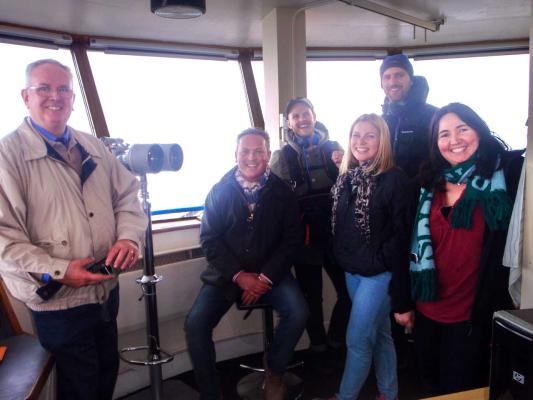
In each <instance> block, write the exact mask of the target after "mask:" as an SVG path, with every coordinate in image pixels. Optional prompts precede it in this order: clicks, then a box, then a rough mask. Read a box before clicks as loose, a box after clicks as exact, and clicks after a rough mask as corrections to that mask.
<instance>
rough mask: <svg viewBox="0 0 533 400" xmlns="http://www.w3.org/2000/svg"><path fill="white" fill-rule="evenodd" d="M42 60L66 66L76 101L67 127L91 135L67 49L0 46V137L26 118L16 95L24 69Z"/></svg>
mask: <svg viewBox="0 0 533 400" xmlns="http://www.w3.org/2000/svg"><path fill="white" fill-rule="evenodd" d="M43 58H53V59H55V60H57V61H59V62H60V63H62V64H64V65H67V66H68V67H69V68H70V70H71V71H72V74H73V77H74V79H73V86H74V87H73V88H74V94H75V96H76V99H75V103H74V110H73V111H72V114H71V116H70V119H69V125H71V126H72V127H73V128H76V129H78V130H81V131H84V132H91V128H90V125H89V120H88V117H87V113H86V112H85V107H84V106H83V99H82V97H81V94H80V93H81V92H80V86H79V84H78V80H77V79H76V70H75V69H74V65H73V62H72V56H71V53H70V50H68V49H67V50H65V49H58V50H57V49H50V48H40V47H33V46H25V45H18V44H7V43H0V59H1V60H2V61H3V62H2V73H1V74H0V88H2V95H1V96H0V109H1V110H2V113H1V115H2V118H0V137H3V136H5V135H7V134H8V133H10V132H12V131H14V130H15V129H16V128H17V127H18V126H19V125H20V124H21V122H22V120H23V118H24V117H26V116H27V115H28V110H27V109H26V106H25V105H24V102H23V101H22V97H21V95H20V91H21V90H22V89H23V88H24V87H26V76H25V71H26V66H27V65H28V64H29V63H31V62H33V61H36V60H39V59H43Z"/></svg>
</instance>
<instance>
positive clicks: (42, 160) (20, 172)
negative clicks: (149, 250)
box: [0, 118, 147, 311]
mask: <svg viewBox="0 0 533 400" xmlns="http://www.w3.org/2000/svg"><path fill="white" fill-rule="evenodd" d="M69 130H70V133H71V137H72V138H74V139H75V140H76V141H77V142H78V143H79V144H80V145H81V146H83V148H84V149H85V150H86V151H87V152H88V153H89V155H90V157H91V158H92V160H93V161H94V162H95V163H96V164H97V166H96V168H95V169H94V171H93V172H92V173H91V174H90V175H89V177H88V178H87V179H86V181H85V182H84V184H83V185H82V183H81V178H80V175H78V173H77V172H76V171H75V170H74V169H73V168H71V167H70V166H68V165H67V164H66V163H64V162H61V161H58V160H56V159H54V158H52V157H50V156H49V155H48V154H47V148H46V145H45V141H44V139H43V138H42V137H41V135H40V134H39V133H38V132H37V131H36V130H35V129H34V128H33V127H32V125H31V122H30V120H29V118H26V119H25V120H24V122H23V123H22V125H20V127H19V128H18V129H17V130H16V131H15V132H12V133H11V134H9V135H8V136H6V137H4V138H2V139H1V140H0V274H1V275H2V277H3V279H4V281H5V283H6V286H7V287H8V289H9V291H10V292H11V294H12V295H13V296H14V297H16V298H17V299H19V300H21V301H23V302H24V303H26V305H27V306H28V307H30V308H31V309H32V310H35V311H51V310H64V309H68V308H72V307H77V306H80V305H84V304H90V303H102V302H104V301H106V300H107V297H108V295H109V292H110V290H111V289H113V288H114V287H115V285H116V283H117V282H116V280H110V281H106V282H103V283H101V284H98V285H90V286H84V287H81V288H78V289H75V288H72V287H69V286H65V285H63V286H62V287H61V289H60V290H59V292H57V293H56V294H55V296H53V297H52V298H51V299H50V300H48V301H43V300H42V299H41V298H40V297H39V296H38V295H37V294H36V292H35V291H36V290H37V288H38V287H39V286H42V285H43V284H44V283H43V282H42V281H41V276H42V274H44V273H47V274H49V275H50V276H51V277H52V278H53V279H61V278H63V276H64V274H65V271H66V269H67V267H68V265H69V262H70V261H71V260H74V259H80V258H85V257H94V258H95V259H96V260H100V259H102V258H104V257H105V256H106V254H107V251H108V250H109V249H110V248H111V246H112V245H113V244H114V243H115V242H116V241H117V240H119V239H129V240H133V241H134V242H136V243H137V244H138V245H139V248H141V243H142V241H143V238H144V232H145V229H146V224H147V218H146V216H145V214H144V213H143V211H142V208H141V205H140V202H139V200H138V196H137V195H138V189H139V183H138V180H137V178H135V176H133V175H132V174H131V173H130V172H129V171H128V170H127V169H126V168H125V167H124V166H123V165H122V164H121V163H120V162H119V161H118V160H117V159H116V158H115V157H114V156H113V155H112V154H111V153H110V152H109V151H108V150H107V148H106V147H105V146H104V145H103V143H101V142H100V140H98V139H97V138H96V137H94V136H91V135H88V134H85V133H81V132H78V131H76V130H74V129H72V128H70V127H69Z"/></svg>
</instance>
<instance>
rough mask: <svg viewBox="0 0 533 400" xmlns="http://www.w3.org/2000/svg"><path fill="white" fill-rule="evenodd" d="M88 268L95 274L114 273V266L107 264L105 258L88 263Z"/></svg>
mask: <svg viewBox="0 0 533 400" xmlns="http://www.w3.org/2000/svg"><path fill="white" fill-rule="evenodd" d="M86 269H87V271H89V272H92V273H93V274H104V275H111V274H112V273H113V267H112V266H110V265H106V264H105V258H104V259H102V260H100V261H97V262H95V263H93V264H90V265H88V266H87V267H86Z"/></svg>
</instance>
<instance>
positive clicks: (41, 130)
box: [30, 118, 70, 149]
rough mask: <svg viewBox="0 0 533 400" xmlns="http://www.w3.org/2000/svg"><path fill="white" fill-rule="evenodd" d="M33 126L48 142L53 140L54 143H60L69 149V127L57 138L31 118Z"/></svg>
mask: <svg viewBox="0 0 533 400" xmlns="http://www.w3.org/2000/svg"><path fill="white" fill-rule="evenodd" d="M30 121H31V124H32V125H33V127H34V128H35V129H37V131H38V132H39V133H40V134H41V135H43V136H44V137H45V138H47V139H48V140H51V141H53V142H60V143H62V144H63V146H65V147H66V148H67V149H68V144H69V142H70V132H69V130H68V127H65V131H64V132H63V134H62V135H61V136H56V135H54V134H53V133H52V132H50V131H47V130H46V129H44V128H43V127H42V126H40V125H39V124H38V123H37V122H35V121H34V120H33V119H31V118H30Z"/></svg>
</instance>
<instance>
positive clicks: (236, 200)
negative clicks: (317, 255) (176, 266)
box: [200, 167, 300, 297]
mask: <svg viewBox="0 0 533 400" xmlns="http://www.w3.org/2000/svg"><path fill="white" fill-rule="evenodd" d="M235 170H236V167H235V168H233V169H232V170H231V171H229V172H228V173H227V174H226V175H224V177H223V178H222V179H221V180H220V182H218V183H217V184H216V185H215V186H213V188H212V189H211V191H210V192H209V194H208V195H207V199H206V202H205V212H204V216H203V219H202V226H201V228H200V243H201V245H202V249H203V250H204V252H205V255H206V258H207V262H208V266H207V269H206V271H204V272H203V274H202V281H203V282H204V283H207V284H212V285H216V286H220V287H224V288H225V289H226V290H227V294H228V296H230V297H231V296H236V295H237V294H238V293H239V290H240V289H239V287H238V286H237V285H236V284H235V283H233V281H232V279H233V276H234V275H235V274H236V273H237V272H239V271H241V270H244V271H247V272H256V273H263V274H265V275H266V276H267V277H268V278H269V279H270V280H271V281H272V282H273V284H274V285H275V284H276V283H278V282H279V281H280V280H282V279H283V277H284V276H285V275H286V274H287V273H289V270H290V268H291V265H292V256H293V253H294V251H295V249H296V248H297V247H298V246H299V244H300V230H299V223H298V206H297V203H296V197H295V196H294V193H293V192H292V191H291V189H290V188H289V187H288V186H287V185H286V184H285V183H284V182H283V181H282V180H281V179H279V178H278V177H277V176H275V175H274V174H270V177H269V178H268V180H267V182H266V184H265V187H264V188H263V189H262V190H261V193H260V195H259V200H258V201H257V203H256V206H255V210H254V212H253V214H252V213H250V212H249V210H248V205H247V203H246V200H245V198H244V195H243V193H242V190H241V188H240V186H239V184H238V183H237V181H236V180H235Z"/></svg>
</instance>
